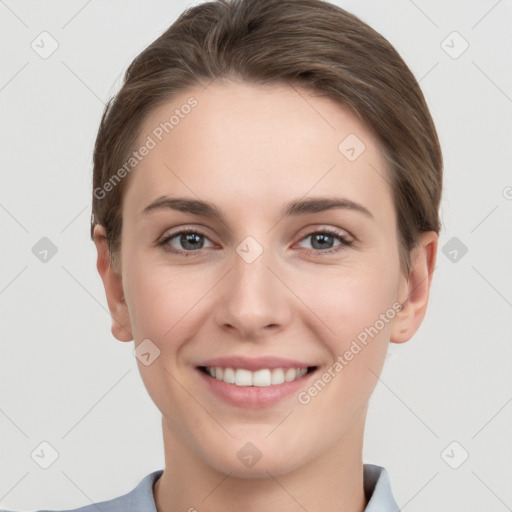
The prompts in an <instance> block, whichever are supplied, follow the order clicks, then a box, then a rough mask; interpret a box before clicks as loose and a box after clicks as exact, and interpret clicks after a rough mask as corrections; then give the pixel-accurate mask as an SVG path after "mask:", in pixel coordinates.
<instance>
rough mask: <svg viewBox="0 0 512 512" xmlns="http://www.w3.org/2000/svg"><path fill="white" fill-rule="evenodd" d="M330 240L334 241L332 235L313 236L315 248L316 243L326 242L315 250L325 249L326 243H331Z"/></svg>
mask: <svg viewBox="0 0 512 512" xmlns="http://www.w3.org/2000/svg"><path fill="white" fill-rule="evenodd" d="M329 239H332V235H326V234H322V233H319V234H317V235H315V236H313V247H314V246H315V242H317V241H320V242H324V244H323V245H322V243H320V247H315V249H325V248H326V247H325V242H326V241H327V242H329Z"/></svg>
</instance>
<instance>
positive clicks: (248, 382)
mask: <svg viewBox="0 0 512 512" xmlns="http://www.w3.org/2000/svg"><path fill="white" fill-rule="evenodd" d="M199 369H200V370H201V371H202V372H204V373H206V374H207V375H209V376H210V377H212V378H214V379H216V380H219V381H223V382H225V383H226V384H234V385H235V386H241V387H243V386H254V387H266V386H276V385H279V384H284V383H285V382H293V381H294V380H297V379H300V378H301V377H303V376H304V375H306V373H309V372H312V371H314V370H315V369H316V366H309V367H304V368H263V369H260V370H257V371H254V372H253V371H251V370H247V369H245V368H229V367H227V368H225V367H220V366H200V367H199Z"/></svg>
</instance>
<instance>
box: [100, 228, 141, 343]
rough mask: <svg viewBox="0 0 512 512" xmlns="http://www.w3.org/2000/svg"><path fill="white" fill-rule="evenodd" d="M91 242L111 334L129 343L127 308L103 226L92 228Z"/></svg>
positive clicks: (129, 329)
mask: <svg viewBox="0 0 512 512" xmlns="http://www.w3.org/2000/svg"><path fill="white" fill-rule="evenodd" d="M93 240H94V244H95V245H96V249H97V250H98V260H97V262H96V268H97V269H98V272H99V274H100V276H101V279H102V281H103V286H104V287H105V293H106V295H107V303H108V308H109V310H110V315H111V317H112V334H113V335H114V337H115V338H116V339H118V340H119V341H131V340H133V334H132V328H131V322H130V315H129V311H128V306H127V304H126V302H125V299H124V293H123V284H122V280H121V273H120V272H116V271H115V269H114V268H113V267H112V264H111V262H110V251H109V248H108V242H107V237H106V234H105V228H104V227H103V226H101V225H99V224H97V225H96V226H94V232H93Z"/></svg>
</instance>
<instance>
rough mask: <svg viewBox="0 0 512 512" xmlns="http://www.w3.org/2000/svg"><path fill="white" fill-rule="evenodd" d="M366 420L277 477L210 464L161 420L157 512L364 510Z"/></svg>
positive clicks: (333, 511) (319, 511) (361, 420)
mask: <svg viewBox="0 0 512 512" xmlns="http://www.w3.org/2000/svg"><path fill="white" fill-rule="evenodd" d="M364 420H365V418H364V417H362V418H359V420H358V421H357V422H355V423H354V424H353V425H352V426H351V428H350V431H347V432H345V434H344V435H343V437H342V438H340V439H339V440H338V441H337V443H335V444H334V445H333V446H332V447H331V448H330V449H329V450H327V451H326V452H324V453H322V454H321V455H319V456H318V457H317V458H316V459H313V460H311V461H308V462H307V463H305V464H304V465H303V466H301V467H299V468H298V469H296V470H294V471H292V472H289V473H286V474H284V475H280V476H272V475H271V474H270V473H269V476H268V478H260V479H249V478H239V477H235V476H232V475H229V474H226V473H223V472H220V471H217V470H216V469H214V468H212V467H211V466H209V465H208V464H206V463H205V461H204V460H203V459H200V458H199V457H198V456H197V454H196V453H195V452H193V451H192V450H190V449H189V447H188V446H186V444H185V443H184V442H183V441H181V440H179V439H177V438H176V434H175V432H174V431H173V429H172V427H171V426H169V425H168V424H167V423H166V421H165V419H163V420H162V426H163V435H164V446H165V469H164V472H163V474H162V475H161V476H160V478H159V479H158V480H157V482H156V483H155V486H154V496H155V503H156V507H157V510H158V512H177V511H183V510H187V511H190V512H194V511H201V510H208V511H209V512H231V511H239V510H245V511H247V512H252V511H259V510H265V511H267V512H278V511H279V512H304V510H307V511H308V512H331V511H332V512H363V511H364V509H365V508H366V504H367V502H366V498H365V493H364V482H363V462H362V445H363V431H364Z"/></svg>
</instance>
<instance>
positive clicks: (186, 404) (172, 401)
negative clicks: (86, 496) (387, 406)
mask: <svg viewBox="0 0 512 512" xmlns="http://www.w3.org/2000/svg"><path fill="white" fill-rule="evenodd" d="M190 96H194V97H195V98H196V99H197V100H198V106H197V107H196V108H195V109H193V110H192V111H191V113H190V114H188V115H187V116H185V118H184V119H181V120H180V123H179V125H177V126H175V128H174V129H173V130H172V132H170V133H169V134H168V135H166V136H165V137H164V138H163V140H162V141H161V142H159V143H158V145H157V146H156V147H155V148H154V149H152V150H151V151H150V152H149V154H148V155H147V156H146V157H145V158H144V159H143V161H142V162H140V163H139V165H138V166H137V168H136V170H134V171H133V172H132V174H131V175H130V176H129V180H130V181H129V183H128V187H127V189H126V191H125V198H124V202H123V209H122V216H123V228H122V234H121V247H122V250H121V268H120V269H115V268H113V267H112V266H111V264H110V262H109V254H108V248H107V244H106V240H105V236H104V233H105V232H104V229H103V228H102V226H97V227H96V230H95V244H96V247H97V250H98V259H97V268H98V271H99V273H100V276H101V278H102V280H103V283H104V287H105V292H106V296H107V301H108V305H109V308H110V312H111V314H112V319H113V321H112V333H113V335H114V336H115V337H116V338H117V339H118V340H120V341H131V340H134V341H135V345H136V346H137V345H138V344H139V343H140V342H141V341H142V340H144V339H150V340H151V341H152V342H153V343H154V344H155V345H156V346H157V347H158V349H159V350H160V355H159V357H157V358H156V359H155V360H154V362H152V363H151V364H150V365H148V366H145V365H144V364H142V363H141V362H140V361H139V360H137V362H138V365H139V370H140V373H141V376H142V379H143V381H144V384H145V386H146V388H147V390H148V393H149V395H150V396H151V398H152V400H153V401H154V403H155V404H156V406H157V407H158V408H159V410H160V411H161V413H162V429H163V437H164V446H165V469H164V473H163V475H162V476H161V478H160V479H159V480H158V481H157V483H156V484H155V486H154V494H155V501H156V505H157V508H158V510H159V511H160V512H164V511H165V512H171V511H178V510H180V511H181V510H189V509H190V508H191V507H194V508H196V509H197V510H199V511H201V510H208V511H215V512H216V511H219V512H220V511H223V512H226V511H230V510H233V511H234V510H241V509H243V510H247V511H252V510H254V511H256V510H266V511H278V510H279V511H280V512H283V511H287V512H288V511H290V512H292V511H293V512H295V511H299V510H300V511H303V510H304V509H306V510H308V511H309V512H316V511H323V512H325V511H330V510H332V511H334V510H336V511H337V512H341V511H345V512H361V511H362V510H364V508H365V506H366V500H365V496H364V491H363V461H362V446H363V432H364V424H365V420H366V414H367V408H368V402H369V399H370V396H371V394H372V392H373V390H374V388H375V385H376V383H377V380H378V379H377V376H378V375H380V373H381V370H382V367H383V364H384V360H385V356H386V351H387V348H388V344H389V342H390V341H391V342H393V343H402V342H405V341H407V340H409V339H410V338H411V337H412V336H413V334H414V333H415V332H416V331H417V329H418V328H419V326H420V324H421V322H422V320H423V318H424V315H425V311H426V308H427V303H428V296H429V290H430V284H431V277H432V272H433V269H434V266H435V258H436V251H437V243H438V237H437V235H436V234H435V233H434V232H428V233H424V234H422V235H421V238H420V244H419V245H418V247H416V248H415V249H414V250H413V251H412V252H411V261H412V267H411V272H410V274H409V275H408V276H406V275H404V274H403V272H402V270H401V268H400V261H399V250H398V232H397V228H396V213H395V210H394V205H393V201H392V196H391V190H390V188H389V185H388V182H387V181H386V180H385V179H383V178H382V177H383V176H384V177H386V174H387V172H388V171H387V169H386V168H385V166H384V161H383V159H382V158H381V155H380V153H379V149H378V145H377V141H376V139H375V138H374V137H373V136H372V134H371V133H370V132H369V131H368V130H367V129H366V128H365V127H364V126H363V125H362V124H360V122H359V121H358V120H357V118H355V117H354V116H353V115H352V114H350V113H349V112H348V111H347V110H346V109H344V108H343V107H342V106H340V105H338V104H336V103H334V102H333V101H332V100H329V99H327V98H321V97H317V96H314V95H313V94H311V93H308V92H306V91H304V90H300V89H297V88H292V87H290V86H288V85H276V84H273V85H271V86H261V85H251V84H248V83H244V82H239V81H228V82H224V83H220V82H215V83H213V84H211V85H210V86H209V87H207V88H206V89H204V90H203V89H202V88H201V87H196V88H192V89H190V90H188V91H186V92H185V93H183V94H180V95H179V96H176V97H174V98H172V100H170V101H169V102H168V103H166V104H165V105H162V106H160V107H158V108H157V109H156V110H154V111H153V112H151V113H150V115H149V116H148V118H147V119H146V122H145V123H144V126H143V128H142V130H141V132H140V137H139V143H140V144H142V143H143V141H144V140H146V137H147V136H148V135H150V134H151V132H152V130H154V128H155V127H156V126H158V125H159V124H160V123H161V122H163V121H164V120H166V119H169V117H170V115H172V113H173V111H174V109H175V108H179V107H180V106H181V105H183V104H184V103H185V102H186V101H187V99H188V98H189V97H190ZM349 134H356V135H357V137H358V138H359V139H361V140H362V141H363V142H364V144H365V146H366V149H365V151H364V152H363V153H362V154H361V155H360V156H359V157H358V158H357V159H356V160H355V161H352V162H351V161H349V160H348V159H347V158H346V157H345V156H344V154H342V153H341V152H340V151H339V150H338V145H339V144H340V142H341V141H343V139H345V137H346V136H347V135H349ZM137 147H138V146H137ZM376 171H378V172H376ZM162 195H168V196H173V197H176V196H183V197H188V198H192V199H201V200H206V201H210V202H212V203H214V204H215V205H217V207H218V208H220V209H221V210H222V212H223V214H224V216H225V219H226V222H225V223H222V222H219V221H218V220H216V219H211V218H206V217H202V216H197V215H193V214H190V213H183V212H177V211H173V210H167V211H157V212H153V213H151V214H149V215H147V216H143V215H139V212H141V211H142V210H143V209H144V208H145V207H146V206H147V205H148V204H149V203H151V202H152V201H154V200H155V199H156V198H158V197H160V196H162ZM333 195H336V196H343V197H344V198H347V199H350V200H352V201H355V202H357V203H360V204H361V205H363V206H364V207H366V208H367V209H368V210H369V211H370V212H371V214H372V217H370V216H368V215H365V214H363V213H361V212H359V211H357V210H353V209H333V210H328V211H324V212H319V213H312V214H307V215H303V216H298V217H288V218H286V217H282V216H281V215H280V209H281V208H282V207H283V205H284V204H285V203H287V202H288V201H291V200H294V199H301V198H309V197H332V196H333ZM189 227H191V228H197V229H198V230H200V231H201V233H202V234H204V237H205V238H200V239H199V245H198V242H197V240H196V241H195V243H196V245H195V246H192V247H199V248H198V249H195V250H194V249H190V247H191V246H190V245H189V246H187V245H183V243H180V237H179V236H177V237H175V238H174V239H172V241H169V242H168V245H170V246H171V247H172V248H174V249H176V250H182V251H183V252H186V251H187V250H188V252H194V251H195V254H192V255H189V256H185V255H179V254H172V253H170V252H166V251H165V250H164V249H163V248H162V247H157V246H155V242H157V241H158V240H160V239H163V238H164V235H166V236H167V235H169V234H173V233H178V232H179V231H180V229H184V228H189ZM325 228H331V229H335V230H337V231H338V232H339V233H340V234H342V235H345V236H347V237H349V238H350V239H351V240H353V244H352V245H350V246H345V245H340V241H339V240H338V239H336V238H332V239H329V240H328V242H327V243H328V244H327V245H324V246H320V245H318V244H315V237H314V236H311V235H314V234H315V233H319V232H320V233H322V229H325ZM247 236H251V237H253V238H254V239H255V240H256V241H257V242H258V243H259V244H260V246H261V248H262V249H263V253H262V254H261V255H260V256H259V257H258V258H257V259H256V260H255V261H253V262H252V263H247V262H246V261H245V260H244V259H243V258H242V257H240V256H239V254H238V253H237V252H236V248H237V247H238V246H239V244H240V243H241V242H242V241H243V240H244V239H245V238H246V237H247ZM201 243H202V244H203V247H202V248H200V247H201ZM319 247H325V248H326V249H328V248H338V249H340V250H339V251H338V252H335V253H331V254H322V250H321V248H319ZM397 301H399V302H400V303H401V304H402V309H401V311H400V312H399V313H397V314H396V315H395V316H394V318H393V319H392V320H390V321H389V322H388V323H385V326H384V328H382V329H381V330H380V331H379V332H378V334H377V335H376V336H375V337H373V338H372V339H370V341H369V342H368V344H367V345H366V346H365V347H364V348H363V349H362V350H361V351H360V352H359V353H358V354H357V355H356V356H355V357H354V358H353V359H352V360H351V361H350V362H349V363H348V364H347V365H346V366H345V367H344V368H343V370H342V371H341V372H339V373H338V374H337V375H336V377H335V378H333V379H332V380H331V382H329V384H328V385H327V386H326V387H325V388H324V389H323V390H322V391H321V392H320V393H318V394H317V396H315V397H314V398H312V399H311V401H310V402H309V403H308V404H307V405H304V404H301V403H299V402H298V400H297V396H295V395H293V396H292V397H290V398H286V399H284V400H282V401H281V402H279V403H278V404H277V405H274V406H271V407H267V408H260V409H251V410H249V409H242V408H238V407H235V406H232V405H228V404H227V403H225V402H223V401H222V400H221V399H220V398H217V397H216V396H214V395H213V394H212V393H211V392H210V391H209V390H208V388H207V387H206V386H205V385H204V382H203V381H202V379H201V378H200V376H199V375H198V372H197V370H196V369H195V365H197V364H198V363H199V362H200V361H204V360H205V359H207V358H212V357H217V356H226V355H239V354H240V355H246V356H249V357H256V356H260V355H273V356H282V357H290V358H299V359H300V360H302V361H311V362H312V364H316V365H318V366H319V370H318V375H321V374H322V373H323V372H325V371H326V370H327V369H328V368H329V367H330V366H332V364H333V361H334V360H336V358H337V357H338V356H339V355H343V354H344V353H345V352H346V351H347V350H348V349H349V347H350V345H351V343H352V341H353V340H354V339H356V336H357V335H358V334H359V333H360V332H361V331H363V330H364V328H365V327H368V326H371V325H374V324H375V322H376V320H378V319H379V315H381V314H383V313H385V312H386V311H387V310H389V308H390V307H391V306H392V304H394V303H396V302H397ZM310 385H311V384H308V385H307V386H305V389H307V387H309V386H310ZM249 441H250V442H252V443H253V444H254V445H255V446H256V447H257V448H258V450H259V451H260V452H261V454H262V457H261V459H260V460H259V461H258V462H257V463H256V464H255V465H253V466H252V467H250V468H249V467H245V466H244V465H243V464H242V463H241V462H240V460H239V459H238V457H237V452H238V451H239V450H240V449H241V447H242V446H244V445H245V443H246V442H249Z"/></svg>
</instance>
